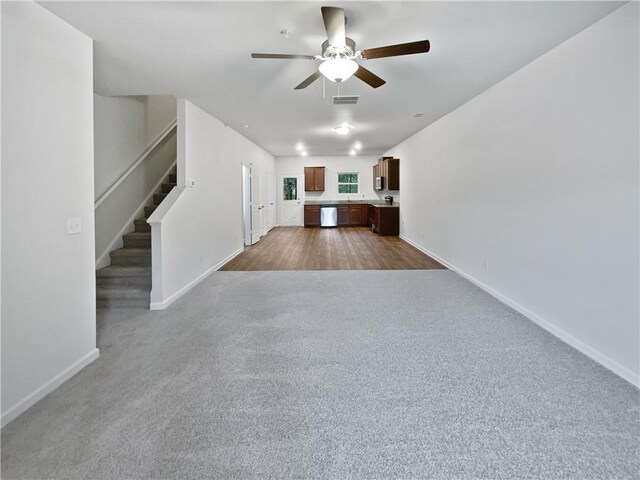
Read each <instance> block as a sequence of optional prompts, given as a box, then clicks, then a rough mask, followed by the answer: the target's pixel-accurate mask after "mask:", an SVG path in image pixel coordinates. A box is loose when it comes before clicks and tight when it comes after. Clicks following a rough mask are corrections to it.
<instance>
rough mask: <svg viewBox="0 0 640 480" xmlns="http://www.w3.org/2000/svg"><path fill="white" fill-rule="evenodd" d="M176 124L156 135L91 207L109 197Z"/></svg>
mask: <svg viewBox="0 0 640 480" xmlns="http://www.w3.org/2000/svg"><path fill="white" fill-rule="evenodd" d="M177 124H178V121H177V119H176V120H173V121H172V122H171V123H170V124H169V125H167V127H166V128H165V129H164V130H162V132H160V133H159V134H158V136H157V137H156V138H155V139H154V140H153V141H152V142H151V143H150V144H149V145H147V148H145V149H144V150H143V152H142V153H141V154H140V156H139V157H138V158H137V159H136V161H135V162H133V163H132V164H131V166H130V167H129V168H127V170H125V172H124V173H123V174H122V175H120V176H119V177H118V178H117V180H116V181H115V182H113V183H112V184H111V186H110V187H109V188H107V190H106V191H105V192H104V193H103V194H102V195H100V196H99V197H98V199H97V200H96V202H95V204H94V205H93V208H94V209H96V208H98V207H99V206H100V204H101V203H102V202H104V201H105V200H106V198H107V197H108V196H109V195H111V194H112V193H113V191H114V190H115V189H116V188H118V187H119V186H120V184H121V183H122V182H124V180H125V179H126V178H127V177H128V176H129V175H130V174H131V172H133V171H134V170H135V169H136V167H137V166H138V165H140V164H141V163H142V161H143V160H144V159H145V158H147V156H148V155H149V153H151V151H152V150H153V149H154V148H156V147H157V146H158V145H159V144H160V142H161V141H162V140H164V137H166V136H167V135H168V134H169V133H170V132H171V130H173V129H174V128H175V127H176V126H177Z"/></svg>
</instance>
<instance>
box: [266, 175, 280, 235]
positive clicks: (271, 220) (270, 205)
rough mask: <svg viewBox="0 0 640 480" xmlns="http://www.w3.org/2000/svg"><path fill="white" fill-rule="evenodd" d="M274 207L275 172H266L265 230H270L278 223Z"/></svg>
mask: <svg viewBox="0 0 640 480" xmlns="http://www.w3.org/2000/svg"><path fill="white" fill-rule="evenodd" d="M277 217H278V211H277V209H276V174H275V173H267V230H271V229H272V228H273V227H275V226H276V223H278V218H277Z"/></svg>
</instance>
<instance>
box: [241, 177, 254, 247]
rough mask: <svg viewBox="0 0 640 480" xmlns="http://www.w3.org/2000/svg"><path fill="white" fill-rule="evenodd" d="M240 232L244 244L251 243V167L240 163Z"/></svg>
mask: <svg viewBox="0 0 640 480" xmlns="http://www.w3.org/2000/svg"><path fill="white" fill-rule="evenodd" d="M242 233H243V242H244V244H245V245H251V243H252V242H251V167H248V166H247V165H242Z"/></svg>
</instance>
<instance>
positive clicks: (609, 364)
mask: <svg viewBox="0 0 640 480" xmlns="http://www.w3.org/2000/svg"><path fill="white" fill-rule="evenodd" d="M400 238H401V239H402V240H404V241H405V242H407V243H408V244H410V245H412V246H414V247H415V248H417V249H418V250H420V251H421V252H423V253H426V254H427V255H429V256H430V257H433V258H434V259H436V260H437V261H438V262H440V263H442V264H443V265H444V266H445V267H447V268H448V269H450V270H453V271H454V272H456V273H457V274H458V275H460V276H461V277H464V278H466V279H467V280H469V281H470V282H471V283H473V284H475V285H477V286H478V287H480V288H481V289H482V290H484V291H485V292H487V293H488V294H489V295H491V296H493V297H495V298H497V299H498V300H500V301H501V302H502V303H504V304H506V305H508V306H509V307H511V308H513V309H514V310H515V311H517V312H518V313H521V314H522V315H524V316H525V317H527V318H528V319H529V320H531V321H532V322H534V323H536V324H537V325H539V326H540V327H542V328H544V329H545V330H546V331H547V332H549V333H551V334H552V335H554V336H556V337H557V338H559V339H560V340H562V341H563V342H565V343H567V344H568V345H570V346H572V347H573V348H575V349H576V350H578V351H580V352H582V353H584V354H585V355H586V356H587V357H589V358H591V359H592V360H595V361H596V362H598V363H599V364H600V365H602V366H603V367H605V368H608V369H609V370H611V371H612V372H613V373H615V374H616V375H618V376H619V377H622V378H623V379H625V380H626V381H627V382H629V383H631V384H632V385H635V386H636V387H638V388H640V375H638V374H637V373H635V372H633V371H632V370H630V369H629V368H627V367H625V366H624V365H621V364H620V363H618V362H616V361H615V360H613V359H611V358H609V357H608V356H606V355H604V354H603V353H601V352H599V351H598V350H596V349H595V348H593V347H591V346H590V345H587V344H586V343H584V342H583V341H582V340H579V339H577V338H576V337H574V336H573V335H571V334H570V333H568V332H566V331H565V330H563V329H561V328H559V327H557V326H555V325H554V324H553V323H551V322H550V321H548V320H545V319H544V318H542V317H540V316H539V315H537V314H536V313H534V312H532V311H531V310H529V309H528V308H526V307H524V306H522V305H520V304H519V303H518V302H515V301H513V300H511V299H510V298H509V297H507V296H505V295H503V294H502V293H500V292H498V291H496V290H494V289H493V288H491V287H489V286H488V285H485V284H484V283H482V282H481V281H480V280H478V279H476V278H474V277H472V276H471V275H469V274H467V273H465V272H463V271H462V270H460V269H459V268H457V267H455V266H454V265H452V264H450V263H449V262H447V261H446V260H444V259H442V258H440V257H439V256H438V255H436V254H435V253H433V252H431V251H429V250H427V249H426V248H423V247H421V246H420V245H418V244H417V243H415V242H414V241H412V240H410V239H408V238H407V237H406V236H404V235H400Z"/></svg>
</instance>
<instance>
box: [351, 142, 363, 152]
mask: <svg viewBox="0 0 640 480" xmlns="http://www.w3.org/2000/svg"><path fill="white" fill-rule="evenodd" d="M353 148H355V149H356V150H360V149H361V148H362V144H361V143H360V142H356V144H355V145H354V146H353Z"/></svg>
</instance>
